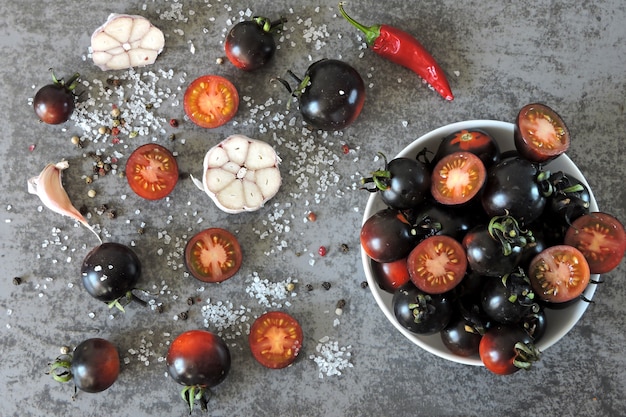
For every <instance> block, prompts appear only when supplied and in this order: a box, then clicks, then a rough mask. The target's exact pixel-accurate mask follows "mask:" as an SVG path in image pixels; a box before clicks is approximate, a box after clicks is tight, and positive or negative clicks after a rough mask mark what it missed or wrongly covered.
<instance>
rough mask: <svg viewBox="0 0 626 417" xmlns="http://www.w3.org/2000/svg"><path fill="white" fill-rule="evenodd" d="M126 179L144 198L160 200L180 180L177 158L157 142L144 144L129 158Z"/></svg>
mask: <svg viewBox="0 0 626 417" xmlns="http://www.w3.org/2000/svg"><path fill="white" fill-rule="evenodd" d="M126 180H127V181H128V185H129V186H130V188H131V189H132V190H133V191H134V192H135V193H136V194H137V195H138V196H140V197H142V198H145V199H147V200H159V199H161V198H164V197H167V196H168V195H169V194H170V193H171V192H172V190H173V189H174V187H175V186H176V183H177V182H178V164H177V163H176V158H174V155H172V153H171V152H170V151H169V150H167V149H166V148H164V147H163V146H161V145H158V144H156V143H148V144H146V145H142V146H140V147H138V148H137V149H135V151H133V153H132V154H131V155H130V157H129V158H128V162H127V163H126Z"/></svg>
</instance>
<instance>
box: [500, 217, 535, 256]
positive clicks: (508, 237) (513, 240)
mask: <svg viewBox="0 0 626 417" xmlns="http://www.w3.org/2000/svg"><path fill="white" fill-rule="evenodd" d="M488 231H489V235H490V236H491V237H492V238H493V239H495V240H497V241H499V242H500V243H501V245H502V254H503V255H504V256H509V255H510V254H511V253H512V252H513V248H514V247H519V248H524V247H526V246H527V245H529V244H530V243H533V242H534V241H535V237H534V236H533V233H532V232H531V231H530V230H523V229H522V228H521V227H520V225H519V223H518V222H517V220H516V219H515V218H514V217H513V216H510V215H509V214H505V215H504V216H494V217H493V218H492V219H491V221H490V222H489V226H488Z"/></svg>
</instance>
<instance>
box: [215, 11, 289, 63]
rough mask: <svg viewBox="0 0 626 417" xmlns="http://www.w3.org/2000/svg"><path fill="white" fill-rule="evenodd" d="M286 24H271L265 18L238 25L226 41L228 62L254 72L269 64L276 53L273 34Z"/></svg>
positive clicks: (225, 49)
mask: <svg viewBox="0 0 626 417" xmlns="http://www.w3.org/2000/svg"><path fill="white" fill-rule="evenodd" d="M284 22H285V19H281V20H279V21H278V22H271V21H270V20H269V19H267V18H265V17H254V18H252V20H246V21H243V22H239V23H237V24H236V25H235V26H233V27H232V29H230V31H229V32H228V35H226V40H225V41H224V51H225V52H226V57H227V58H228V60H229V61H230V62H231V63H232V64H233V65H234V66H236V67H237V68H240V69H242V70H244V71H254V70H256V69H259V68H261V67H262V66H264V65H265V64H267V63H268V62H269V60H270V59H271V58H272V57H273V56H274V53H275V52H276V41H275V40H274V36H273V32H274V31H275V30H276V29H277V28H278V27H279V26H282V24H283V23H284Z"/></svg>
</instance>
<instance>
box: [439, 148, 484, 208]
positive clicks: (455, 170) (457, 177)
mask: <svg viewBox="0 0 626 417" xmlns="http://www.w3.org/2000/svg"><path fill="white" fill-rule="evenodd" d="M486 177H487V170H486V169H485V165H484V164H483V162H482V161H481V160H480V158H479V157H478V156H476V155H474V154H473V153H471V152H454V153H451V154H449V155H446V156H444V157H443V158H441V160H440V161H439V162H437V165H435V168H434V169H433V172H432V178H431V193H432V195H433V197H434V198H435V200H437V201H438V202H440V203H441V204H446V205H456V204H464V203H467V202H468V201H470V200H471V199H472V198H474V197H475V196H476V195H477V194H478V192H479V191H480V189H481V188H482V186H483V184H484V183H485V179H486Z"/></svg>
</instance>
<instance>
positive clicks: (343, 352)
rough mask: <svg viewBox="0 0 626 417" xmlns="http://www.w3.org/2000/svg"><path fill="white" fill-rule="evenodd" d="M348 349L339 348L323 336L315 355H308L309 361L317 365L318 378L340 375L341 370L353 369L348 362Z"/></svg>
mask: <svg viewBox="0 0 626 417" xmlns="http://www.w3.org/2000/svg"><path fill="white" fill-rule="evenodd" d="M350 349H352V346H351V345H348V346H339V343H338V342H337V341H335V340H331V339H330V337H328V336H324V337H323V338H321V339H320V340H319V342H318V344H317V346H316V347H315V352H316V353H315V354H312V355H310V356H309V359H311V360H313V362H315V363H316V364H317V367H318V370H319V374H318V376H319V377H320V378H324V376H334V375H341V374H342V371H343V370H345V369H347V368H352V367H354V365H353V364H352V363H351V362H350V358H351V356H352V354H351V353H350Z"/></svg>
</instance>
